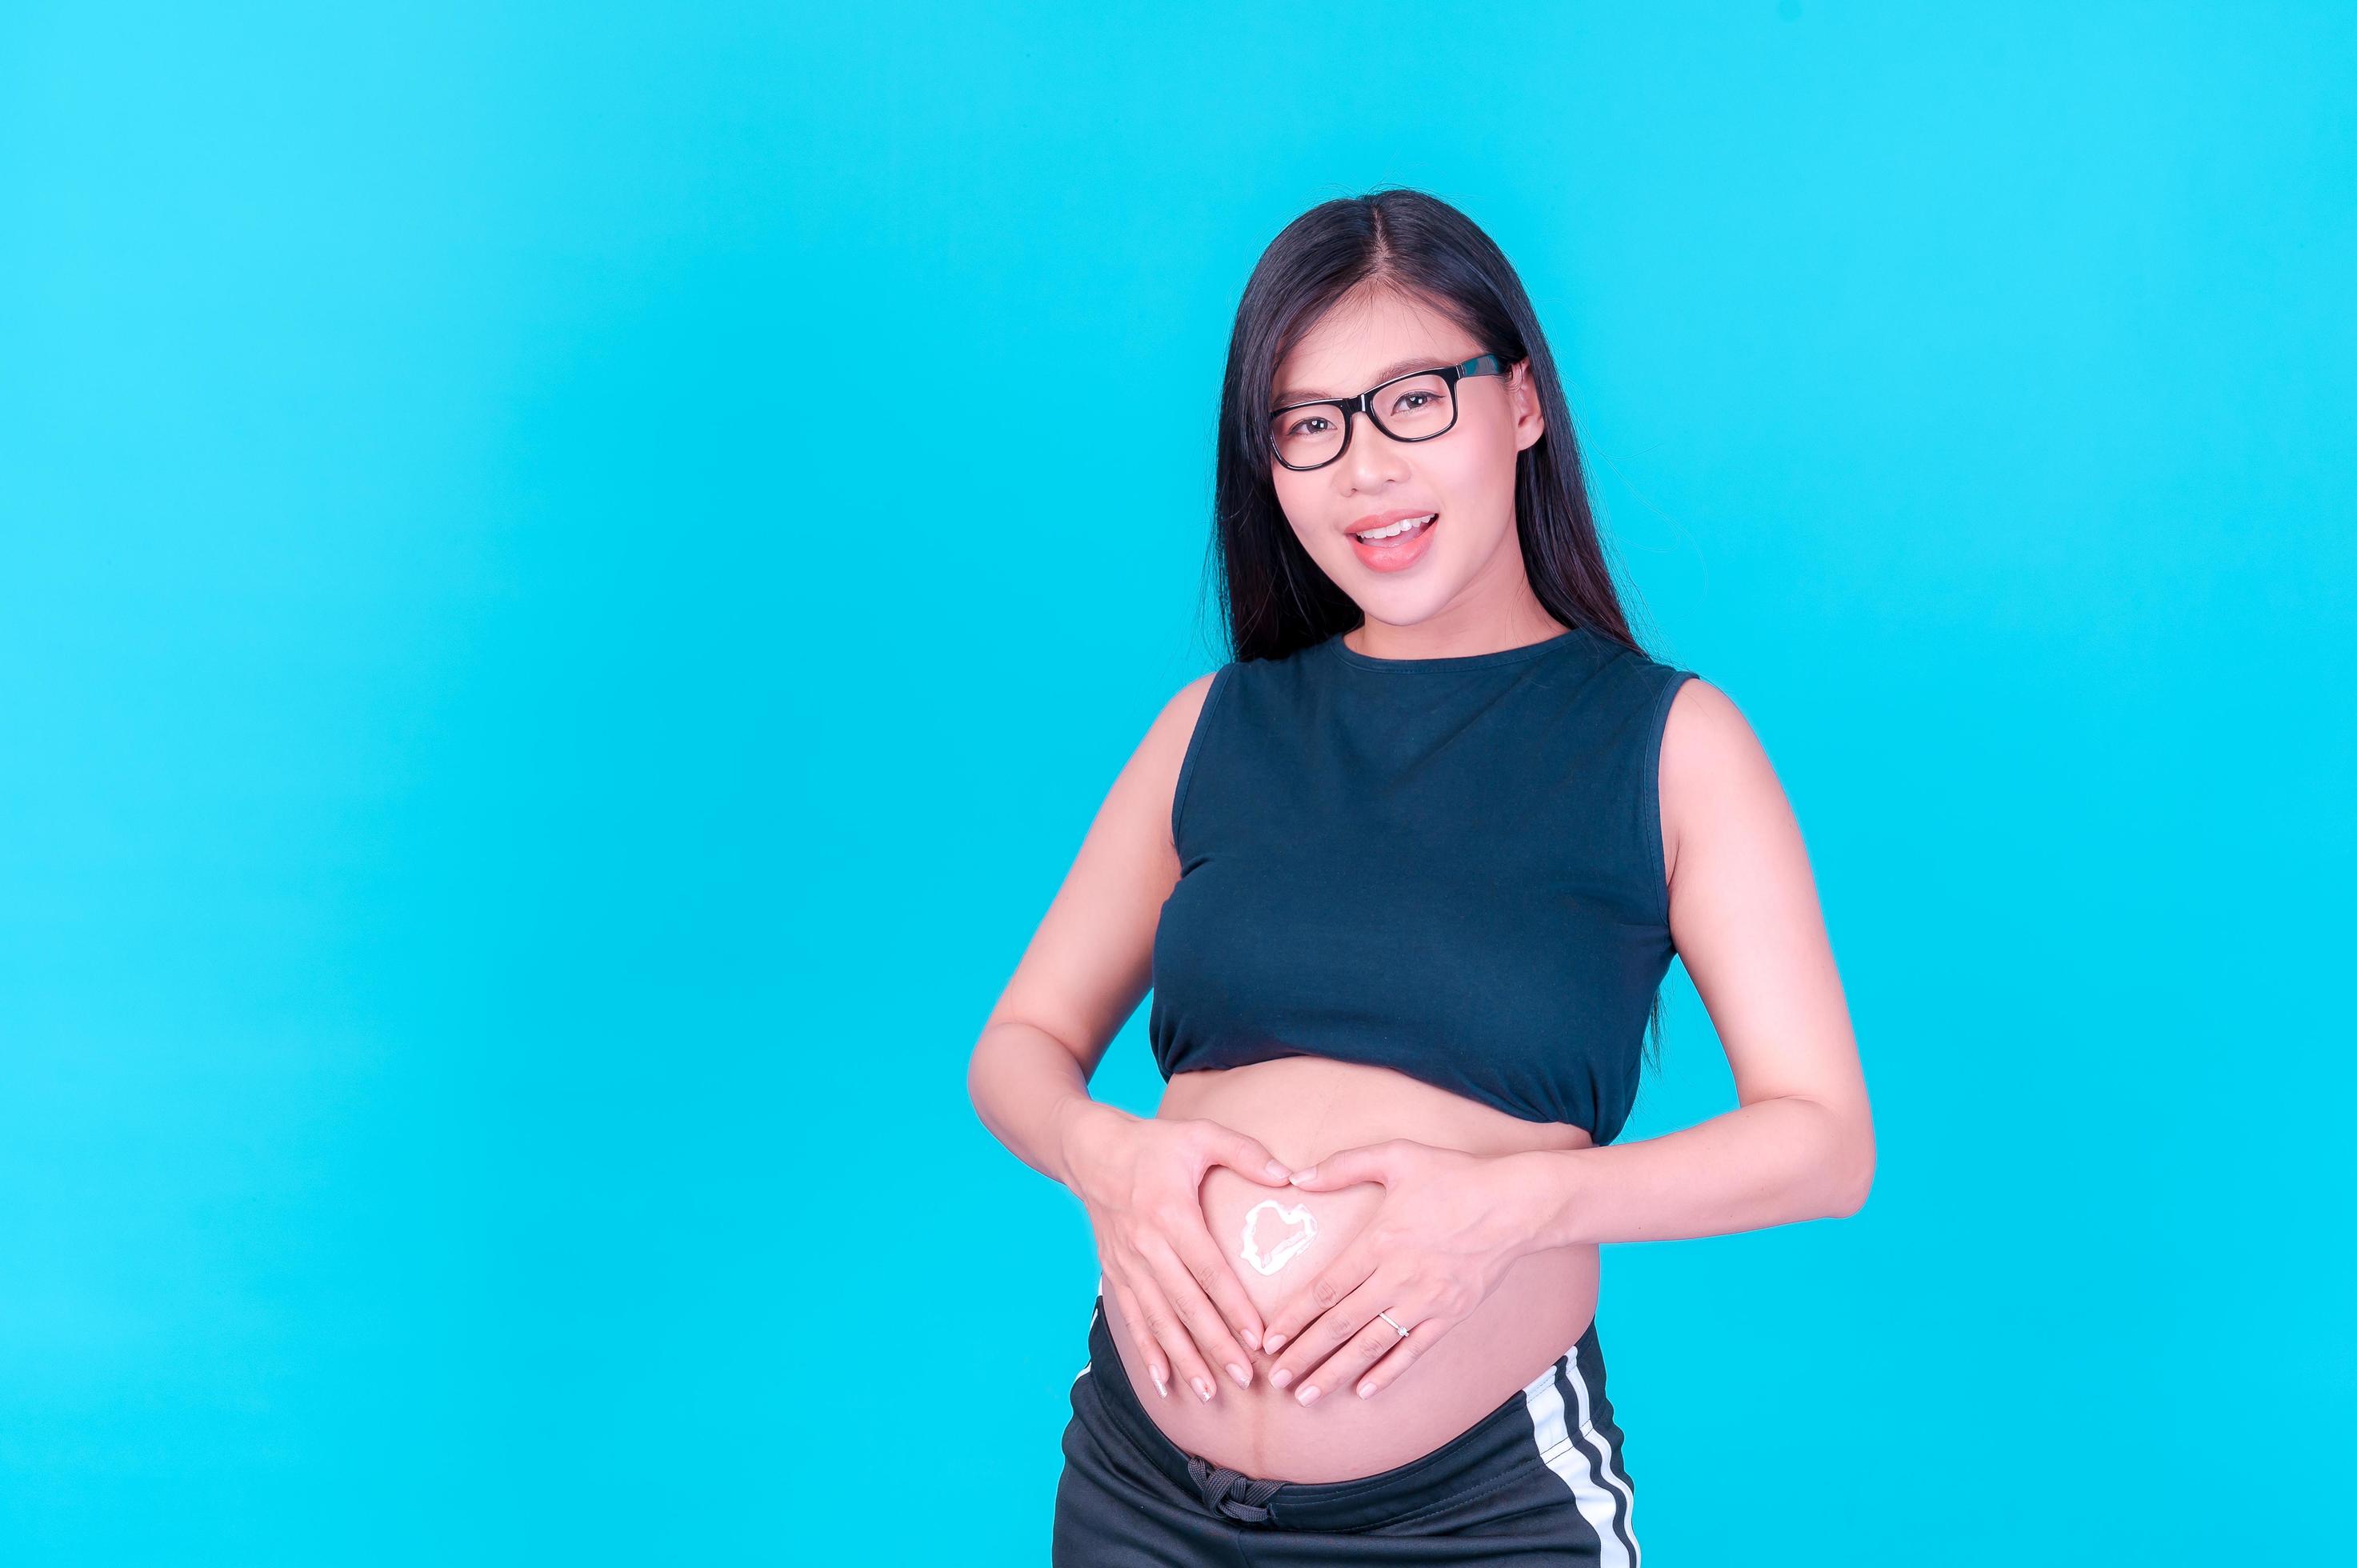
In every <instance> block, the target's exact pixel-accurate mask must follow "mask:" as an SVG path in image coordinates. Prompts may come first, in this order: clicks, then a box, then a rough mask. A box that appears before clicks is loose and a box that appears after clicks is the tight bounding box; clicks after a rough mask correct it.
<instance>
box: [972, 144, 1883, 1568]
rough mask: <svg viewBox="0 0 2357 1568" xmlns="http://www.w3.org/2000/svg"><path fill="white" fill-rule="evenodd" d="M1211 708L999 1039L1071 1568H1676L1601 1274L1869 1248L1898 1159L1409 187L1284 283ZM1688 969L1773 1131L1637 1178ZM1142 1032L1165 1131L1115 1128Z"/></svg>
mask: <svg viewBox="0 0 2357 1568" xmlns="http://www.w3.org/2000/svg"><path fill="white" fill-rule="evenodd" d="M1217 490H1218V493H1217V498H1216V499H1217V503H1218V504H1217V513H1216V516H1217V522H1216V529H1217V534H1216V538H1217V549H1218V553H1219V556H1220V561H1221V564H1222V568H1223V572H1222V577H1223V582H1224V585H1225V589H1226V594H1225V598H1226V608H1227V616H1228V623H1229V632H1230V636H1231V639H1232V646H1233V648H1234V650H1235V652H1236V654H1237V657H1236V658H1235V659H1234V660H1232V661H1230V662H1228V663H1226V664H1224V665H1222V667H1221V668H1220V669H1218V670H1217V671H1213V672H1212V673H1211V674H1210V675H1207V676H1204V677H1202V678H1200V679H1199V680H1196V681H1194V682H1190V683H1189V685H1188V686H1186V687H1185V688H1184V689H1183V690H1181V691H1180V692H1179V693H1178V694H1177V695H1175V696H1174V697H1172V698H1171V699H1170V701H1169V703H1168V705H1167V706H1165V707H1164V708H1163V710H1162V712H1161V714H1159V716H1158V717H1157V719H1156V720H1155V721H1154V723H1153V725H1151V726H1150V727H1149V729H1148V730H1147V732H1146V736H1145V738H1144V740H1143V741H1142V742H1141V743H1140V744H1139V745H1138V746H1137V748H1136V750H1135V753H1134V754H1133V755H1132V756H1131V757H1130V758H1129V761H1128V763H1127V765H1126V766H1125V767H1124V768H1123V769H1122V771H1121V773H1120V776H1119V777H1118V778H1117V779H1115V780H1114V784H1113V787H1112V789H1111V790H1110V791H1109V793H1108V794H1107V797H1106V799H1105V800H1104V803H1103V807H1102V808H1101V809H1100V810H1099V811H1098V813H1097V816H1096V819H1095V821H1094V822H1093V823H1092V825H1091V827H1090V829H1089V832H1088V834H1087V836H1086V838H1085V840H1084V842H1083V843H1082V847H1081V850H1080V853H1079V854H1078V856H1077V858H1076V860H1075V862H1074V864H1073V865H1072V867H1071V872H1070V874H1069V875H1068V876H1067V877H1066V879H1065V882H1064V884H1063V886H1062V887H1061V888H1060V890H1059V892H1058V893H1057V896H1056V897H1055V899H1054V901H1053V903H1052V904H1051V906H1050V907H1049V910H1048V912H1047V914H1046V916H1045V918H1043V919H1042V921H1041V923H1040V925H1039V930H1038V931H1037V933H1036V934H1035V935H1034V936H1033V938H1032V940H1031V942H1030V945H1029V946H1028V949H1027V950H1025V952H1024V954H1023V957H1022V960H1021V962H1020V963H1019V965H1018V966H1017V970H1016V972H1015V974H1014V977H1013V978H1012V980H1011V981H1010V982H1009V983H1008V984H1007V987H1006V992H1005V993H1004V994H1003V995H1002V996H1001V998H1000V999H999V1002H998V1004H997V1006H996V1009H995V1010H994V1011H993V1013H992V1015H991V1017H990V1020H989V1022H988V1025H987V1026H986V1027H985V1029H984V1031H983V1034H982V1036H981V1038H980V1040H979V1041H978V1042H977V1044H976V1046H975V1047H974V1057H973V1061H972V1063H971V1067H970V1070H969V1082H970V1086H971V1090H972V1092H973V1096H974V1105H975V1108H976V1110H977V1112H978V1113H979V1114H980V1115H981V1117H982V1119H983V1122H985V1125H986V1126H988V1127H989V1129H990V1130H991V1131H992V1133H994V1134H996V1136H997V1137H998V1138H999V1139H1000V1140H1001V1141H1002V1142H1003V1143H1005V1144H1006V1146H1007V1147H1008V1148H1009V1149H1010V1150H1012V1151H1013V1152H1014V1153H1015V1154H1016V1155H1017V1156H1018V1157H1020V1158H1021V1159H1023V1160H1024V1161H1025V1162H1026V1163H1028V1164H1029V1165H1032V1166H1033V1167H1034V1168H1036V1169H1038V1170H1039V1171H1041V1172H1042V1173H1044V1174H1046V1175H1047V1176H1051V1177H1053V1178H1054V1179H1056V1180H1058V1181H1060V1182H1061V1183H1063V1184H1064V1185H1065V1186H1066V1187H1069V1188H1071V1191H1072V1192H1073V1193H1074V1194H1075V1195H1076V1196H1077V1197H1079V1199H1080V1200H1081V1203H1082V1206H1083V1207H1084V1208H1085V1209H1086V1212H1087V1215H1088V1219H1089V1222H1090V1224H1091V1226H1092V1230H1093V1231H1094V1234H1095V1241H1096V1248H1097V1254H1098V1258H1099V1261H1100V1263H1101V1265H1102V1269H1103V1279H1102V1283H1101V1287H1100V1292H1099V1294H1098V1297H1097V1300H1096V1304H1095V1308H1094V1312H1093V1315H1092V1320H1091V1322H1090V1325H1089V1331H1088V1359H1087V1363H1086V1365H1084V1366H1083V1367H1082V1369H1081V1370H1080V1372H1079V1374H1078V1375H1077V1376H1076V1377H1075V1378H1074V1379H1073V1380H1072V1384H1071V1421H1070V1423H1068V1424H1067V1426H1066V1428H1065V1433H1064V1438H1063V1455H1064V1467H1063V1472H1062V1477H1061V1479H1060V1483H1059V1485H1058V1488H1057V1493H1056V1503H1055V1515H1054V1521H1053V1555H1054V1561H1055V1562H1057V1563H1071V1564H1092V1565H1099V1568H1120V1565H1124V1564H1142V1563H1203V1564H1212V1563H1219V1564H1244V1563H1250V1564H1253V1565H1254V1568H1277V1565H1281V1564H1294V1563H1362V1562H1364V1563H1377V1562H1379V1563H1502V1562H1508V1561H1512V1562H1517V1563H1522V1562H1534V1561H1544V1562H1549V1563H1566V1562H1579V1563H1605V1564H1615V1565H1624V1568H1636V1565H1637V1564H1638V1563H1640V1562H1641V1558H1640V1555H1639V1546H1638V1540H1637V1525H1636V1519H1635V1511H1634V1503H1635V1493H1634V1488H1633V1487H1632V1485H1631V1479H1630V1469H1629V1464H1628V1455H1627V1453H1626V1449H1625V1445H1624V1444H1623V1440H1622V1435H1621V1429H1620V1423H1619V1422H1618V1420H1617V1419H1616V1416H1615V1412H1614V1410H1613V1406H1612V1404H1611V1402H1610V1401H1609V1398H1608V1397H1607V1396H1606V1393H1605V1383H1604V1356H1603V1351H1602V1348H1601V1346H1600V1343H1599V1341H1598V1336H1597V1328H1596V1324H1595V1315H1596V1299H1597V1249H1598V1244H1599V1243H1602V1242H1606V1241H1633V1240H1664V1239H1672V1238H1684V1237H1695V1236H1707V1235H1715V1234H1720V1233H1724V1232H1729V1231H1738V1230H1753V1229H1757V1228H1760V1227H1762V1226H1770V1225H1778V1224H1784V1223H1788V1222H1792V1221H1796V1220H1803V1219H1813V1218H1821V1217H1831V1216H1837V1215H1847V1214H1852V1213H1855V1212H1856V1211H1857V1208H1858V1207H1859V1206H1860V1205H1861V1204H1862V1203H1863V1202H1864V1201H1865V1199H1866V1195H1867V1188H1868V1187H1869V1185H1870V1184H1871V1182H1872V1180H1873V1172H1874V1133H1873V1125H1872V1119H1871V1115H1870V1113H1869V1110H1868V1106H1867V1095H1866V1089H1865V1084H1864V1080H1863V1075H1862V1073H1861V1071H1860V1069H1859V1064H1858V1059H1857V1047H1856V1044H1855V1042H1854V1040H1853V1038H1852V1036H1851V1030H1850V1024H1849V1018H1848V1013H1847V1009H1846V1004H1845V1003H1844V1000H1843V996H1842V988H1841V982H1840V977H1839V975H1838V974H1837V972H1835V967H1834V962H1833V958H1832V954H1831V950H1830V948H1829V944H1828V942H1827V940H1826V936H1825V931H1824V922H1823V919H1822V918H1821V916H1820V914H1819V911H1818V907H1817V898H1816V893H1815V888H1814V885H1813V877H1812V875H1811V872H1810V869H1809V864H1808V859H1807V855H1806V853H1805V851H1804V850H1803V844H1802V841H1801V836H1800V832H1799V830H1798V828H1797V826H1796V824H1795V822H1794V821H1793V818H1792V812H1791V811H1790V809H1789V808H1788V806H1787V804H1786V802H1785V799H1784V795H1783V792H1782V789H1781V787H1780V785H1779V783H1778V781H1777V778H1776V775H1775V772H1774V770H1773V769H1772V768H1770V765H1769V762H1768V759H1767V757H1766V756H1765V755H1764V753H1763V751H1762V749H1761V747H1760V744H1759V742H1758V741H1757V739H1756V738H1755V737H1754V736H1753V734H1752V732H1751V730H1750V728H1749V725H1747V724H1746V723H1745V721H1744V719H1743V717H1742V715H1741V714H1740V713H1738V710H1737V709H1736V707H1735V705H1734V704H1733V703H1730V702H1729V701H1728V700H1727V697H1726V696H1725V695H1723V694H1722V693H1719V692H1718V691H1717V690H1716V689H1714V688H1713V687H1710V686H1708V685H1706V684H1705V683H1704V682H1701V681H1699V680H1697V679H1695V678H1694V677H1693V676H1692V675H1690V674H1689V673H1688V672H1686V671H1681V670H1678V669H1675V668H1674V667H1672V666H1669V665H1666V664H1663V663H1661V662H1659V661H1656V660H1653V659H1652V658H1651V657H1649V656H1648V655H1647V654H1646V653H1645V652H1644V651H1643V650H1641V648H1639V647H1638V645H1637V644H1636V642H1635V640H1634V639H1632V638H1631V634H1630V631H1629V629H1628V625H1627V621H1626V618H1625V617H1624V616H1623V614H1622V612H1621V608H1620V600H1619V598H1618V596H1617V594H1616V591H1615V588H1614V585H1613V582H1612V577H1611V575H1610V573H1609V570H1608V568H1607V566H1606V564H1605V560H1604V555H1603V551H1602V547H1601V544H1600V542H1599V541H1598V537H1597V533H1596V529H1595V525H1594V522H1593V520H1592V518H1591V516H1590V513H1589V510H1588V507H1587V499H1586V495H1585V480H1584V478H1583V477H1582V473H1581V467H1580V462H1579V456H1578V452H1577V446H1576V445H1575V443H1574V441H1573V439H1572V431H1571V425H1570V422H1569V419H1568V416H1567V412H1566V407H1565V404H1564V400H1563V393H1562V391H1561V389H1560V387H1559V385H1558V384H1557V381H1556V378H1555V369H1554V364H1553V360H1551V358H1550V356H1549V354H1548V350H1547V347H1546V343H1545V340H1544V338H1543V337H1542V335H1541V333H1540V330H1539V325H1538V322H1537V320H1536V318H1535V317H1534V315H1533V313H1532V310H1531V306H1530V303H1529V301H1528V299H1527V298H1526V297H1525V295H1524V294H1523V288H1522V285H1521V284H1520V282H1519V280H1518V279H1517V278H1516V277H1515V275H1514V273H1513V270H1512V267H1511V266H1510V265H1509V264H1508V263H1507V262H1506V259H1505V258H1504V256H1503V255H1501V253H1500V252H1499V251H1498V249H1497V247H1496V246H1495V245H1494V244H1492V243H1491V241H1490V239H1489V238H1488V237H1487V236H1486V235H1485V234H1483V233H1482V232H1481V231H1480V229H1478V228H1477V227H1476V226H1475V225H1474V224H1473V223H1472V222H1471V221H1470V220H1469V219H1467V218H1466V217H1465V216H1464V215H1463V214H1462V213H1460V212H1458V211H1457V210H1456V209H1453V208H1451V207H1449V206H1448V205H1446V204H1445V203H1442V202H1439V201H1437V200H1435V199H1432V198H1429V197H1426V196H1423V195H1420V194H1418V193H1416V192H1413V191H1402V190H1387V191H1381V192H1377V193H1375V194H1373V195H1370V196H1367V197H1362V198H1359V199H1350V200H1338V201H1331V202H1328V203H1325V204H1324V205H1322V206H1319V207H1318V208H1316V209H1312V210H1311V211H1309V212H1308V213H1307V214H1305V215H1304V216H1302V217H1301V218H1300V219H1298V220H1296V221H1295V222H1294V223H1293V224H1291V225H1290V226H1288V227H1287V228H1286V231H1284V232H1283V233H1282V234H1281V235H1279V236H1278V237H1277V239H1276V240H1275V242H1273V243H1272V244H1271V246H1270V247H1269V249H1268V251H1267V252H1266V253H1265V255H1264V256H1263V257H1262V259H1261V261H1260V263H1259V265H1258V267H1257V268H1256V269H1255V270H1254V274H1253V276H1252V279H1251V281H1250V283H1249V285H1247V287H1246V289H1245V292H1244V297H1243V303H1242V305H1241V306H1240V308H1239V313H1238V317H1237V321H1236V325H1235V331H1234V335H1233V338H1232V342H1231V346H1230V350H1229V359H1228V366H1227V377H1226V383H1225V387H1224V390H1223V393H1222V407H1221V419H1220V434H1219V456H1218V481H1217ZM1673 954H1676V955H1677V956H1679V957H1681V958H1682V959H1683V960H1684V963H1685V966H1686V970H1687V972H1688V974H1689V975H1690V976H1691V977H1692V978H1693V981H1694V983H1695V988H1696V990H1697V991H1698V992H1699V993H1700V995H1701V996H1702V999H1703V1001H1704V1003H1705V1004H1706V1006H1707V1007H1708V1009H1709V1011H1710V1015H1711V1018H1712V1021H1713V1022H1714V1024H1715V1025H1716V1026H1717V1034H1718V1036H1719V1039H1720V1040H1721V1042H1722V1044H1723V1046H1724V1047H1725V1049H1726V1052H1727V1059H1728V1061H1729V1063H1730V1064H1731V1065H1732V1067H1733V1069H1734V1078H1735V1085H1736V1089H1737V1091H1738V1097H1739V1099H1740V1101H1741V1103H1740V1105H1739V1106H1738V1107H1737V1108H1736V1109H1733V1110H1731V1111H1728V1112H1725V1113H1724V1114H1722V1115H1719V1116H1717V1117H1715V1118H1713V1119H1711V1120H1709V1121H1706V1122H1702V1123H1701V1124H1699V1125H1697V1126H1694V1127H1690V1128H1686V1129H1683V1130H1681V1131H1678V1132H1674V1133H1669V1134H1667V1135H1665V1136H1662V1137H1658V1138H1650V1139H1645V1140H1641V1141H1638V1142H1632V1143H1630V1144H1619V1145H1615V1144H1614V1143H1613V1140H1614V1139H1615V1138H1616V1137H1617V1136H1618V1135H1619V1133H1620V1130H1621V1128H1622V1125H1623V1123H1624V1122H1626V1120H1627V1118H1628V1115H1629V1112H1630V1108H1631V1103H1632V1101H1634V1099H1635V1096H1636V1091H1637V1086H1638V1077H1639V1070H1640V1061H1641V1047H1642V1044H1643V1036H1644V1032H1645V1026H1646V1021H1647V1018H1648V1016H1649V1015H1652V1017H1653V1019H1654V1021H1655V1028H1656V1036H1657V1038H1658V1020H1659V994H1658V992H1659V986H1660V983H1661V981H1662V978H1663V974H1664V972H1666V970H1667V968H1668V964H1669V961H1670V959H1671V957H1672V955H1673ZM1149 986H1150V987H1151V989H1152V992H1153V996H1154V1001H1153V1005H1152V1008H1151V1011H1150V1013H1149V1015H1148V1026H1149V1027H1148V1033H1149V1036H1150V1038H1151V1041H1152V1045H1153V1050H1154V1055H1155V1058H1156V1061H1157V1065H1158V1067H1159V1068H1160V1069H1161V1071H1162V1073H1163V1075H1164V1077H1165V1078H1166V1079H1168V1087H1167V1089H1166V1090H1165V1091H1164V1093H1163V1095H1162V1098H1161V1101H1160V1104H1159V1105H1158V1107H1157V1110H1156V1112H1155V1114H1154V1115H1153V1116H1151V1117H1139V1116H1134V1115H1131V1114H1129V1113H1128V1112H1124V1111H1122V1110H1119V1109H1118V1108H1115V1107H1113V1106H1109V1105H1104V1104H1101V1103H1099V1102H1098V1101H1094V1100H1092V1098H1091V1097H1090V1095H1089V1093H1088V1080H1089V1078H1090V1076H1091V1074H1092V1072H1093V1071H1094V1069H1095V1066H1096V1063H1097V1061H1098V1060H1099V1058H1101V1056H1102V1055H1103V1051H1104V1049H1105V1047H1106V1045H1107V1044H1108V1043H1109V1042H1110V1041H1111V1040H1112V1038H1113V1036H1114V1034H1115V1033H1116V1032H1117V1031H1118V1030H1119V1028H1120V1027H1121V1026H1122V1024H1123V1022H1124V1021H1125V1019H1126V1018H1127V1017H1128V1016H1129V1015H1130V1014H1131V1013H1132V1012H1133V1011H1135V1008H1136V1005H1137V1004H1138V1002H1139V1001H1140V1000H1141V998H1143V996H1144V995H1145V994H1146V991H1147V990H1148V988H1149Z"/></svg>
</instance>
